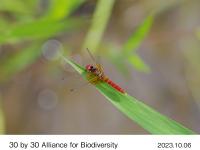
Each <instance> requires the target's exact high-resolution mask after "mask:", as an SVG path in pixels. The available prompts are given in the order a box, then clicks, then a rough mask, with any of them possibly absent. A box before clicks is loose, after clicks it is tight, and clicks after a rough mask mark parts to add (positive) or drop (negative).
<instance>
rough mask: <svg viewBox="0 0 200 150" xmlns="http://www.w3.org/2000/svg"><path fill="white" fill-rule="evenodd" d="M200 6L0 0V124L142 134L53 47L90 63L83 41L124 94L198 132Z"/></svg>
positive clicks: (174, 0) (21, 129) (136, 0)
mask: <svg viewBox="0 0 200 150" xmlns="http://www.w3.org/2000/svg"><path fill="white" fill-rule="evenodd" d="M199 10H200V1H199V0H190V1H188V0H168V1H166V0H0V133H1V134H43V133H44V134H45V133H46V134H147V132H146V131H145V130H144V129H142V128H141V127H139V126H138V125H137V124H135V123H133V122H132V121H131V120H129V119H128V118H127V117H126V116H124V115H123V114H121V113H120V112H119V111H118V110H116V109H115V108H114V107H113V106H112V105H111V104H110V103H109V102H108V101H106V100H105V98H104V97H103V96H102V95H101V94H100V93H98V91H97V90H96V89H95V88H94V87H93V86H91V85H87V86H84V87H81V86H82V85H83V84H84V83H85V81H84V80H83V79H81V77H80V76H79V75H78V74H77V73H76V72H75V71H74V70H73V68H71V67H70V66H69V65H68V64H66V63H65V62H64V61H63V60H62V59H61V58H60V57H59V54H62V55H64V56H66V57H69V58H71V59H73V60H74V61H76V62H77V63H79V64H82V65H86V64H88V63H94V62H93V61H92V60H91V58H89V56H88V54H87V51H86V48H89V49H90V51H91V52H92V53H93V54H94V55H95V56H96V58H97V60H98V61H100V62H101V64H102V65H103V66H104V70H105V73H106V74H107V75H108V76H109V77H110V78H111V79H112V80H114V81H116V82H117V83H118V84H119V85H121V87H123V88H124V89H125V90H126V91H127V92H128V93H129V94H130V95H133V96H134V97H136V98H137V99H140V100H141V101H143V102H144V103H146V104H148V105H149V106H151V107H153V108H155V109H156V110H158V111H159V112H161V113H162V114H165V115H166V116H169V117H170V118H172V119H174V120H176V121H178V122H180V123H182V124H183V125H184V126H186V127H188V128H190V129H192V130H193V131H196V132H197V133H200V126H199V122H200V116H199V114H200V69H199V68H200V67H199V64H200V51H199V49H200V42H199V40H200V19H199V17H200V13H199ZM79 87H81V88H79ZM71 88H75V89H76V88H77V90H75V91H74V92H70V89H71Z"/></svg>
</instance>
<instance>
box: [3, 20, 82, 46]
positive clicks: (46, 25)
mask: <svg viewBox="0 0 200 150" xmlns="http://www.w3.org/2000/svg"><path fill="white" fill-rule="evenodd" d="M81 22H82V19H76V18H73V19H68V20H66V21H49V20H37V21H33V22H29V23H24V24H19V25H16V26H13V27H10V29H9V30H5V32H3V33H1V35H0V43H1V44H2V43H8V42H18V41H22V40H29V39H43V38H48V37H50V36H53V35H55V34H56V33H58V32H61V31H63V30H72V29H74V28H76V27H78V26H80V24H81Z"/></svg>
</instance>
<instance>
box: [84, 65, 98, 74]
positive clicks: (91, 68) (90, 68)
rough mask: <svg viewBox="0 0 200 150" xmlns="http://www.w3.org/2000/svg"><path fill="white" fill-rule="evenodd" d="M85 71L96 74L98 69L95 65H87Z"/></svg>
mask: <svg viewBox="0 0 200 150" xmlns="http://www.w3.org/2000/svg"><path fill="white" fill-rule="evenodd" d="M85 69H86V70H87V71H89V72H94V71H96V67H94V66H93V65H86V67H85Z"/></svg>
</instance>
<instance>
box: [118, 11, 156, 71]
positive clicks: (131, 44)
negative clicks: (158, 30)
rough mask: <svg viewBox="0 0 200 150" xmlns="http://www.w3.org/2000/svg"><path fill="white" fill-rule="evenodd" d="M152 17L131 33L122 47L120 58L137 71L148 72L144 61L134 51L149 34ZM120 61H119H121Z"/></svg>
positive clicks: (148, 69)
mask: <svg viewBox="0 0 200 150" xmlns="http://www.w3.org/2000/svg"><path fill="white" fill-rule="evenodd" d="M153 19H154V17H153V15H149V16H148V17H147V18H146V19H145V20H144V21H143V23H142V24H141V25H140V26H139V27H138V28H137V30H136V31H135V32H134V33H132V35H131V36H130V37H129V39H128V40H127V42H126V43H125V44H124V46H123V48H122V49H123V51H122V56H123V57H124V59H127V60H128V62H129V63H130V64H131V65H132V66H133V67H134V68H135V69H136V70H138V71H143V72H149V71H150V68H149V67H148V65H147V64H145V63H144V61H143V60H142V59H141V58H140V57H139V56H138V55H137V54H136V53H135V51H136V49H137V48H138V47H139V46H140V44H141V43H142V41H143V40H144V38H145V37H146V36H147V34H148V33H149V30H150V28H151V26H152V24H153ZM124 59H121V60H119V61H122V60H124Z"/></svg>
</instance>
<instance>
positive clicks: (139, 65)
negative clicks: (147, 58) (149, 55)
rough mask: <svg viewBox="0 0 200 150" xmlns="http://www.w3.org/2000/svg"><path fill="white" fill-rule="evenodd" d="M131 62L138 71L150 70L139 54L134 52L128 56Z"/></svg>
mask: <svg viewBox="0 0 200 150" xmlns="http://www.w3.org/2000/svg"><path fill="white" fill-rule="evenodd" d="M128 61H129V63H130V64H131V65H132V66H133V68H135V69H136V70H138V71H142V72H146V73H148V72H150V68H149V66H148V65H147V64H145V63H144V61H143V60H142V59H141V58H140V57H139V56H138V55H137V54H132V55H130V56H129V57H128Z"/></svg>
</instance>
